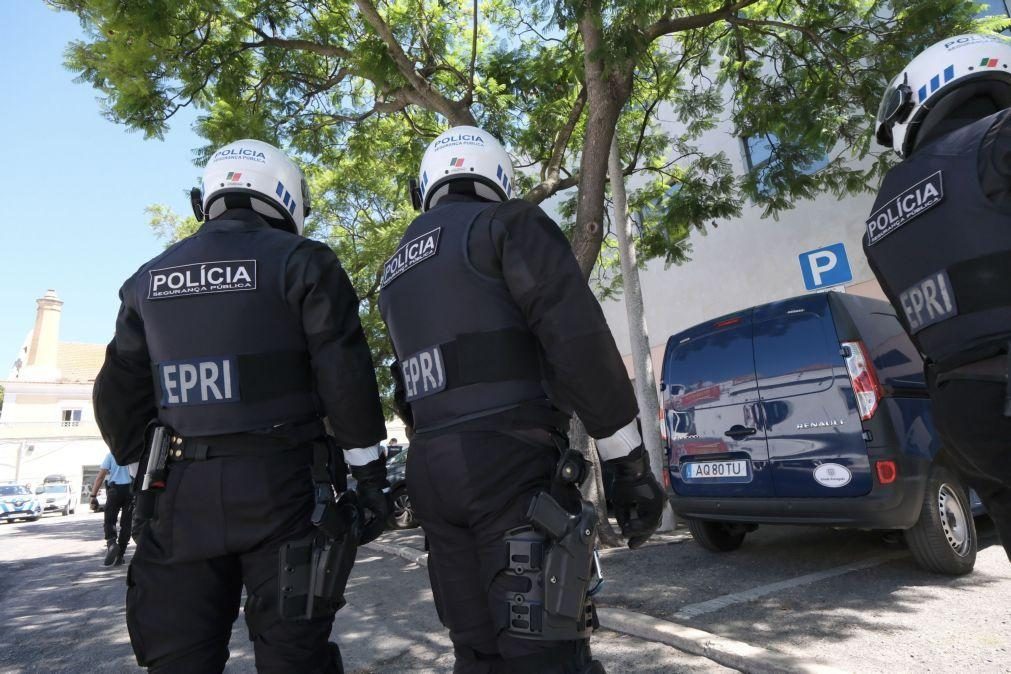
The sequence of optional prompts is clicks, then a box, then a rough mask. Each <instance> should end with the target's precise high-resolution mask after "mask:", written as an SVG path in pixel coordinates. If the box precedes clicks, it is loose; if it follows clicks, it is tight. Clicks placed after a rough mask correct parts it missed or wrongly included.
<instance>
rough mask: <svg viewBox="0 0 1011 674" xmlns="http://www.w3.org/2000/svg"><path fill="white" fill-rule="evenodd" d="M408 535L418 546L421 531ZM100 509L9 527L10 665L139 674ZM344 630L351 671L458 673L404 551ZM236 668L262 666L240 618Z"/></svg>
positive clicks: (1, 553)
mask: <svg viewBox="0 0 1011 674" xmlns="http://www.w3.org/2000/svg"><path fill="white" fill-rule="evenodd" d="M407 542H410V543H412V544H418V545H419V547H420V538H418V537H413V538H409V539H408V540H407ZM102 554H103V544H102V541H101V520H100V516H98V515H92V514H85V515H77V516H72V517H69V518H63V517H59V516H52V515H51V516H47V517H45V518H43V520H41V521H40V522H34V523H18V524H3V525H0V627H2V629H0V672H2V673H3V674H8V673H18V674H20V673H22V672H26V673H27V672H89V673H90V672H124V671H136V670H137V667H136V664H135V662H134V660H133V656H132V653H131V651H130V645H129V641H128V637H127V634H126V628H125V624H124V617H123V598H124V595H125V591H126V588H125V581H124V577H125V567H118V568H117V567H109V568H105V567H102V566H101V558H102ZM347 598H348V606H347V607H345V608H344V609H343V610H342V611H341V612H340V613H339V614H338V616H337V622H336V625H335V628H334V637H335V639H336V640H338V641H339V642H340V644H341V647H342V650H343V652H344V658H345V664H346V665H347V668H348V671H349V672H359V673H365V672H369V673H371V672H376V673H393V672H426V671H430V672H448V671H451V670H452V655H451V649H450V645H449V639H448V638H447V636H446V635H445V631H444V629H443V628H442V626H441V625H440V624H439V622H438V618H437V616H436V614H435V609H434V607H433V605H432V598H431V592H430V591H429V589H428V576H427V574H426V573H425V571H424V570H423V569H422V568H420V567H418V566H417V565H415V564H411V563H408V562H405V561H404V560H403V559H401V558H399V557H396V556H394V555H389V554H385V553H381V552H373V551H372V550H370V549H368V548H367V549H365V550H363V551H362V552H361V553H360V554H359V558H358V561H357V563H356V565H355V571H354V574H353V575H352V578H351V581H350V583H349V587H348V591H347ZM232 647H233V648H232V660H231V661H230V663H229V666H228V671H229V672H252V671H254V669H253V661H252V652H251V649H250V648H249V646H248V642H247V640H246V634H245V627H244V624H243V622H242V620H241V619H240V620H239V621H237V622H236V627H235V631H234V632H233V635H232ZM595 652H596V653H597V656H598V657H599V658H600V659H601V660H603V661H604V663H605V665H606V666H607V667H608V670H609V671H611V672H649V673H653V672H655V673H660V672H706V673H708V672H713V673H716V672H723V671H728V670H725V669H724V668H722V667H720V666H718V665H716V664H715V663H713V662H712V661H710V660H706V659H703V658H699V657H696V656H692V655H688V654H686V653H683V652H681V651H678V650H676V649H674V648H670V647H669V646H664V645H661V644H657V643H651V642H648V641H643V640H640V639H634V638H630V637H626V636H623V635H617V634H614V633H605V634H602V635H601V637H600V638H599V639H597V640H596V645H595Z"/></svg>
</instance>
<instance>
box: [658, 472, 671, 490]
mask: <svg viewBox="0 0 1011 674" xmlns="http://www.w3.org/2000/svg"><path fill="white" fill-rule="evenodd" d="M660 472H661V473H663V488H664V489H670V468H669V467H668V466H664V467H663V470H661V471H660Z"/></svg>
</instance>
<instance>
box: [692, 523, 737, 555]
mask: <svg viewBox="0 0 1011 674" xmlns="http://www.w3.org/2000/svg"><path fill="white" fill-rule="evenodd" d="M688 531H690V532H691V534H692V538H694V539H695V542H696V543H698V544H699V545H701V546H702V547H703V548H705V549H706V550H709V551H710V552H732V551H734V550H736V549H737V548H739V547H741V544H742V543H744V536H745V535H746V534H747V533H748V532H747V529H746V528H745V527H744V526H743V525H740V524H733V523H727V522H710V521H709V520H696V519H690V520H688Z"/></svg>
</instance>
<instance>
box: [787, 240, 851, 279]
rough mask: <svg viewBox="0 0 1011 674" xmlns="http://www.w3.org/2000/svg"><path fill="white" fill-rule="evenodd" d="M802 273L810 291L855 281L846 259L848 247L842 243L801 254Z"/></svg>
mask: <svg viewBox="0 0 1011 674" xmlns="http://www.w3.org/2000/svg"><path fill="white" fill-rule="evenodd" d="M800 271H801V273H802V274H803V275H804V287H806V288H807V289H808V290H819V289H821V288H828V287H830V286H837V285H839V284H840V283H846V282H847V281H852V280H853V272H851V271H850V263H849V260H848V259H846V246H844V245H843V244H841V243H833V244H832V245H831V246H825V247H824V248H818V249H816V250H809V251H807V252H806V253H801V254H800Z"/></svg>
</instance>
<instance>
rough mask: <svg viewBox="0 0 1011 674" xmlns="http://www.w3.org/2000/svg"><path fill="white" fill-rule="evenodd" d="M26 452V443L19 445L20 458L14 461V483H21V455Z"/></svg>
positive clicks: (22, 442)
mask: <svg viewBox="0 0 1011 674" xmlns="http://www.w3.org/2000/svg"><path fill="white" fill-rule="evenodd" d="M24 452H25V441H24V440H22V441H21V443H20V444H19V445H18V456H17V458H16V459H15V460H14V481H15V482H21V455H22V454H24Z"/></svg>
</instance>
